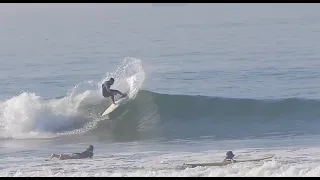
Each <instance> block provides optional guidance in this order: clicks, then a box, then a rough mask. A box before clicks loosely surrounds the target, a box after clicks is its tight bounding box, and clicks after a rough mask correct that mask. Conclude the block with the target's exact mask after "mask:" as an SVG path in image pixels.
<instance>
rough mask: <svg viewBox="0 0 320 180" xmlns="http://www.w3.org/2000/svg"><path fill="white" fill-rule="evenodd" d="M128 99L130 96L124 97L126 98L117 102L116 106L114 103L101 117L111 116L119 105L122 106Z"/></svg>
mask: <svg viewBox="0 0 320 180" xmlns="http://www.w3.org/2000/svg"><path fill="white" fill-rule="evenodd" d="M127 98H128V96H126V97H124V98H121V99H119V100H117V101H115V103H116V104H113V103H112V104H111V105H110V106H109V107H108V108H107V109H106V110H105V111H104V113H102V115H101V116H105V115H108V114H110V113H111V112H112V111H114V110H115V109H117V107H119V105H120V104H121V103H123V102H124V101H125V100H126V99H127Z"/></svg>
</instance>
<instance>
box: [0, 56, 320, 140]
mask: <svg viewBox="0 0 320 180" xmlns="http://www.w3.org/2000/svg"><path fill="white" fill-rule="evenodd" d="M109 77H115V79H116V82H115V84H114V88H115V89H119V90H120V91H123V92H129V98H130V99H131V100H130V101H128V102H127V103H126V104H124V105H121V106H120V107H119V108H117V109H116V110H115V111H114V112H113V113H112V114H111V115H110V116H109V117H108V118H105V117H101V116H100V115H101V114H102V113H103V112H104V110H105V109H106V108H107V107H108V106H109V105H110V104H111V101H110V99H105V98H103V97H102V96H101V83H102V82H103V81H105V80H107V79H109ZM144 80H145V72H144V70H143V66H142V62H141V60H139V59H135V58H125V60H124V62H123V63H122V64H121V65H120V66H119V67H118V69H117V70H116V71H115V72H113V73H107V75H106V76H105V77H104V78H103V79H101V80H99V81H97V82H94V81H88V82H84V83H81V84H78V85H76V86H75V87H74V88H73V89H71V90H70V91H69V93H68V94H67V95H66V96H65V97H62V98H56V99H49V100H46V99H43V98H41V97H40V96H37V95H36V94H34V93H29V92H23V93H21V94H20V95H18V96H15V97H12V98H10V99H7V100H3V101H1V102H0V139H6V138H9V139H33V138H55V137H61V136H75V137H76V136H79V135H81V137H92V136H93V137H98V138H99V139H103V140H109V139H111V140H141V139H149V140H150V139H151V140H152V139H164V140H166V139H174V138H182V139H185V138H205V137H210V138H216V139H230V138H232V139H237V138H241V139H243V138H267V137H271V136H272V137H274V136H292V135H304V134H318V133H319V132H318V127H319V125H320V124H319V121H318V118H319V117H320V111H319V108H320V102H319V101H317V100H307V99H281V100H258V99H231V98H218V97H205V96H188V95H168V94H159V93H155V92H151V91H146V90H141V87H142V85H143V82H144ZM100 137H101V138H100Z"/></svg>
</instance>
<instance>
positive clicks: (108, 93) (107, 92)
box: [102, 78, 127, 104]
mask: <svg viewBox="0 0 320 180" xmlns="http://www.w3.org/2000/svg"><path fill="white" fill-rule="evenodd" d="M113 83H114V79H113V78H110V79H109V80H108V81H105V82H104V83H103V84H102V95H103V97H105V98H108V97H111V100H112V103H113V104H116V103H115V101H114V96H115V95H118V94H120V95H121V98H124V97H126V96H127V94H125V93H122V92H120V91H118V90H115V89H110V87H111V86H112V85H113Z"/></svg>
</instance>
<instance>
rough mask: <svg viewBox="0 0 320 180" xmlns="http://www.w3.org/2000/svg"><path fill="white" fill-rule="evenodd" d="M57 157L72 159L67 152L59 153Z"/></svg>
mask: <svg viewBox="0 0 320 180" xmlns="http://www.w3.org/2000/svg"><path fill="white" fill-rule="evenodd" d="M59 159H60V160H66V159H72V157H71V156H70V155H67V154H60V156H59Z"/></svg>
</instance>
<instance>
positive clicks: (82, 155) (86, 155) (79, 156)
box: [50, 145, 93, 160]
mask: <svg viewBox="0 0 320 180" xmlns="http://www.w3.org/2000/svg"><path fill="white" fill-rule="evenodd" d="M92 156H93V146H92V145H89V147H88V148H87V149H86V150H85V151H83V152H81V153H73V154H71V155H69V154H52V155H51V158H50V159H52V158H58V159H59V160H67V159H84V158H92Z"/></svg>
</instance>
